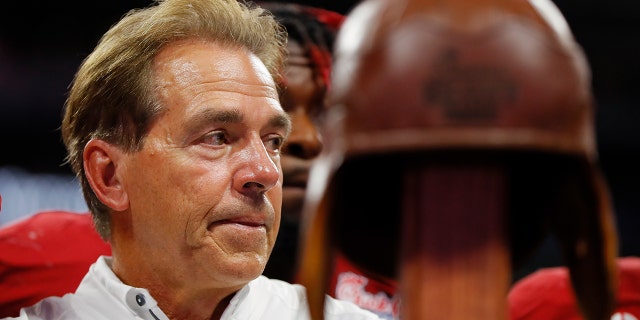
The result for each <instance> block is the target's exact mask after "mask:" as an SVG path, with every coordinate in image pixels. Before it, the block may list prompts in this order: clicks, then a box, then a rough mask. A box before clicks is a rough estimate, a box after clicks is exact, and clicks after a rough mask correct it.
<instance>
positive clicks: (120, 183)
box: [19, 0, 377, 319]
mask: <svg viewBox="0 0 640 320" xmlns="http://www.w3.org/2000/svg"><path fill="white" fill-rule="evenodd" d="M285 37H286V34H285V33H284V31H283V29H281V28H280V27H279V25H278V24H277V23H276V21H275V20H274V19H273V17H272V16H271V15H269V14H267V13H265V12H264V11H263V10H262V9H258V8H250V7H247V6H245V5H243V4H242V3H239V2H236V1H234V0H188V1H187V0H166V1H160V2H158V4H157V5H155V6H152V7H149V8H146V9H142V10H135V11H131V12H130V13H129V14H128V15H126V16H125V17H123V19H122V20H121V21H120V22H118V23H117V24H116V25H114V26H113V27H112V28H111V29H110V30H109V31H108V32H107V33H106V34H105V35H104V36H103V38H102V39H101V41H100V42H99V44H98V46H97V47H96V49H95V50H94V51H93V53H91V54H90V56H89V57H88V58H87V59H86V60H85V61H84V62H83V64H82V65H81V67H80V69H79V70H78V72H77V74H76V76H75V78H74V82H73V84H72V86H71V90H70V94H69V98H68V100H67V102H66V105H65V109H66V110H65V115H64V119H63V123H62V136H63V140H64V143H65V146H66V147H67V150H68V153H69V154H68V161H69V163H70V164H71V167H72V168H73V170H74V172H75V173H76V174H77V175H78V177H79V179H80V182H81V185H82V188H83V193H84V195H85V198H86V200H87V204H88V206H89V209H90V211H91V213H92V215H93V218H94V222H95V225H96V228H97V230H98V232H99V233H100V235H101V237H102V238H104V239H105V240H107V241H108V242H109V243H110V244H111V248H112V257H111V258H106V257H101V258H99V259H98V261H97V262H96V263H95V264H94V265H93V266H92V267H91V269H90V270H89V272H88V274H87V276H86V277H85V278H84V279H83V281H82V283H81V284H80V286H79V287H78V290H77V291H76V292H75V294H69V295H65V296H64V297H62V298H58V297H53V298H48V299H45V300H43V301H42V302H40V303H38V304H36V305H35V306H33V307H30V308H27V309H22V310H21V314H20V317H19V318H20V319H31V318H33V319H36V318H37V319H40V318H43V317H44V318H56V319H77V318H83V319H89V318H91V319H97V318H101V317H102V318H106V319H128V318H129V319H139V318H143V319H276V318H277V319H305V318H308V317H309V313H308V310H307V304H306V294H305V289H304V288H303V287H301V286H299V285H291V284H288V283H285V282H282V281H279V280H269V279H267V278H266V277H263V276H261V273H262V271H263V270H264V267H265V264H266V262H267V260H268V258H269V254H270V252H271V250H272V248H273V245H274V242H275V239H276V236H277V233H278V228H279V224H280V207H281V201H282V170H281V167H280V152H281V148H282V145H283V143H284V141H285V140H286V138H287V136H288V134H289V131H290V127H291V121H290V119H289V117H288V116H287V114H286V113H285V112H284V110H282V108H281V106H280V103H279V101H278V91H277V85H276V83H277V81H278V80H279V74H278V72H279V70H281V68H282V62H283V57H284V52H285V51H284V42H285ZM326 312H327V315H328V318H332V319H368V318H374V319H375V318H377V317H376V316H375V315H374V314H372V313H370V312H367V311H364V310H362V309H359V308H358V307H356V306H355V305H353V304H351V303H348V302H345V301H338V300H334V299H330V300H329V302H328V303H327V304H326Z"/></svg>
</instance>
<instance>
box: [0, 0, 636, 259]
mask: <svg viewBox="0 0 640 320" xmlns="http://www.w3.org/2000/svg"><path fill="white" fill-rule="evenodd" d="M293 2H298V3H303V4H308V5H313V6H318V7H324V8H327V9H331V10H334V11H338V12H341V13H344V14H348V12H349V11H350V10H351V9H352V8H353V7H354V6H355V5H356V4H357V2H358V1H355V0H334V1H319V0H318V1H311V0H309V1H301V0H298V1H293ZM150 3H151V1H148V0H147V1H143V0H126V1H125V0H111V1H76V0H73V1H69V0H66V1H64V0H63V1H9V2H5V3H3V7H2V9H0V169H1V168H7V167H14V168H20V170H25V172H27V173H29V174H31V173H38V174H47V175H56V176H58V175H62V176H64V175H69V174H70V169H69V168H68V166H65V165H63V161H64V155H65V150H64V147H63V145H62V143H61V138H60V132H59V124H60V120H61V110H62V105H63V103H64V99H65V96H66V92H67V87H68V85H69V83H70V82H71V80H72V77H73V74H74V72H75V70H76V68H77V67H78V65H79V64H80V62H81V61H82V59H83V58H84V57H85V56H86V55H87V54H88V53H89V52H90V51H91V50H92V49H93V47H94V46H95V44H96V42H97V40H98V38H99V37H100V35H101V34H102V33H104V32H105V31H106V30H107V29H108V28H109V26H110V25H111V24H113V23H115V22H116V21H117V20H118V19H119V18H120V17H121V16H122V15H123V14H124V13H126V12H127V11H128V10H130V9H131V8H136V7H140V6H146V5H148V4H150ZM555 3H556V5H557V6H558V7H559V9H560V10H561V11H562V13H563V14H564V16H565V18H566V19H567V21H568V22H569V25H570V27H571V28H572V30H573V32H574V35H575V37H576V40H577V41H578V43H580V44H581V45H582V47H583V48H584V50H585V52H586V55H587V58H588V60H589V63H590V65H591V68H592V75H593V81H592V84H593V92H594V95H595V97H596V101H597V107H598V108H597V118H596V121H597V138H598V144H599V156H600V161H601V166H602V168H603V171H604V173H605V175H606V177H607V180H608V182H609V185H610V189H611V193H612V197H613V200H614V205H615V207H616V211H617V223H618V230H619V232H620V254H621V255H640V183H639V182H640V181H638V180H639V179H640V169H639V167H638V166H639V165H640V130H638V129H636V128H637V127H638V124H639V123H640V107H639V105H638V104H639V103H640V93H639V91H640V90H638V89H637V88H636V86H637V85H639V84H640V10H639V9H640V4H639V3H638V2H636V1H631V0H619V1H615V0H614V1H607V2H606V5H605V4H603V3H602V2H600V1H578V0H556V1H555ZM3 177H5V178H4V180H5V181H0V185H2V184H3V183H5V184H8V183H18V182H14V181H11V180H8V178H6V176H3V175H1V174H0V179H3ZM47 192H50V193H52V194H54V196H56V195H55V192H56V190H53V189H49V190H48V191H47ZM3 196H4V200H5V203H6V202H7V201H9V197H8V195H5V194H3ZM79 206H81V204H80V205H79ZM7 214H9V213H8V212H6V210H3V212H2V214H0V217H2V216H3V215H7ZM2 222H3V220H2V219H0V224H1V223H2ZM557 263H558V261H557V255H556V253H555V251H554V250H553V249H552V248H551V247H548V248H547V249H544V248H543V249H542V250H541V251H540V254H539V255H538V257H536V258H535V260H534V264H533V266H532V268H533V267H536V266H544V265H554V264H557Z"/></svg>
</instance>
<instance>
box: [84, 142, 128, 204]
mask: <svg viewBox="0 0 640 320" xmlns="http://www.w3.org/2000/svg"><path fill="white" fill-rule="evenodd" d="M82 156H83V160H84V170H85V174H86V176H87V180H88V181H89V184H90V185H91V188H92V189H93V192H94V193H95V194H96V196H97V197H98V199H100V201H101V202H102V203H104V204H105V205H106V206H108V207H109V208H111V209H113V210H115V211H122V210H125V209H127V208H128V207H129V197H128V195H127V192H126V190H125V189H124V187H123V184H122V181H120V178H119V177H120V175H119V174H118V169H119V168H120V166H119V161H120V160H121V159H122V158H123V156H124V154H123V151H122V150H121V149H120V148H118V147H116V146H114V145H112V144H110V143H108V142H106V141H104V140H100V139H92V140H90V141H89V142H88V143H87V145H86V146H85V148H84V152H83V154H82Z"/></svg>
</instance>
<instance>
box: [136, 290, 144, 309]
mask: <svg viewBox="0 0 640 320" xmlns="http://www.w3.org/2000/svg"><path fill="white" fill-rule="evenodd" d="M136 303H138V305H139V306H141V307H142V306H144V303H145V301H144V295H142V293H138V294H136Z"/></svg>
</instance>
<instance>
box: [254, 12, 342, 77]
mask: <svg viewBox="0 0 640 320" xmlns="http://www.w3.org/2000/svg"><path fill="white" fill-rule="evenodd" d="M260 6H261V7H263V8H265V9H267V10H269V11H270V12H271V13H273V15H274V16H275V18H276V20H278V22H280V23H281V24H282V25H283V26H284V27H285V29H286V30H287V32H288V34H289V36H288V38H289V39H291V40H294V41H297V42H298V43H300V44H301V45H302V46H303V48H304V50H305V55H306V56H307V57H309V59H310V60H311V63H312V64H313V65H312V68H313V70H314V72H316V74H317V75H319V76H320V77H322V79H323V80H324V83H325V84H326V85H327V87H329V85H330V82H329V78H330V73H331V62H332V61H331V60H332V53H333V52H332V50H333V43H334V41H335V38H336V33H337V32H338V29H339V28H340V26H341V25H342V22H343V21H344V18H345V17H344V16H343V15H342V14H340V13H338V12H334V11H330V10H326V9H322V8H316V7H311V6H305V5H301V4H297V3H285V2H273V1H272V2H262V3H260Z"/></svg>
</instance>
